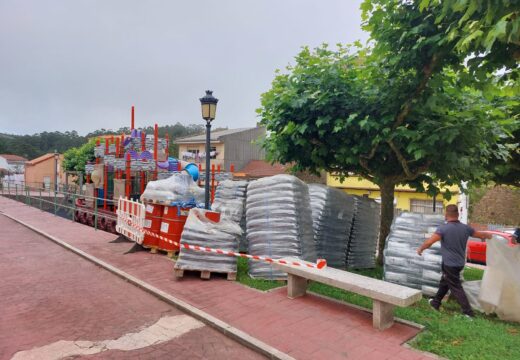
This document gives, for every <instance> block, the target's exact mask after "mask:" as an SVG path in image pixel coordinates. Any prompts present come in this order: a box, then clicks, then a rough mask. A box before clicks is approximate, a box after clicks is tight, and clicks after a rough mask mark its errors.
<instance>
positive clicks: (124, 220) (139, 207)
mask: <svg viewBox="0 0 520 360" xmlns="http://www.w3.org/2000/svg"><path fill="white" fill-rule="evenodd" d="M145 213H146V209H145V206H144V204H142V203H140V202H138V201H134V200H132V199H127V198H124V199H123V198H122V197H120V198H119V200H118V202H117V225H116V231H117V232H118V233H120V234H122V235H124V236H126V237H127V238H129V239H130V240H133V241H135V242H136V243H138V244H142V243H143V240H144V234H145V233H144V232H143V231H140V230H139V228H143V227H144V220H145ZM131 224H135V225H136V226H138V227H137V228H136V227H135V226H132V225H131Z"/></svg>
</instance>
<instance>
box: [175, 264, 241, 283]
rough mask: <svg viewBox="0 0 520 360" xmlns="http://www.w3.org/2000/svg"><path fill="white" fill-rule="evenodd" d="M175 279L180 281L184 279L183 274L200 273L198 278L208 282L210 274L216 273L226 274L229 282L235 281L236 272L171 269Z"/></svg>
mask: <svg viewBox="0 0 520 360" xmlns="http://www.w3.org/2000/svg"><path fill="white" fill-rule="evenodd" d="M173 271H174V274H175V277H176V278H177V279H180V278H182V277H184V272H185V271H188V272H195V271H196V272H200V278H201V279H204V280H209V279H210V278H211V273H214V274H215V273H217V274H226V275H227V279H228V280H229V281H235V280H236V279H237V273H236V272H225V271H212V270H200V269H179V268H177V267H174V268H173Z"/></svg>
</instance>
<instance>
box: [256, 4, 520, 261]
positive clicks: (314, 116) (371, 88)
mask: <svg viewBox="0 0 520 360" xmlns="http://www.w3.org/2000/svg"><path fill="white" fill-rule="evenodd" d="M362 7H363V9H364V19H365V22H364V27H365V29H367V30H369V31H370V32H371V42H370V44H369V46H367V47H362V46H361V44H359V43H358V44H356V46H350V47H349V46H341V45H339V46H338V48H337V49H334V50H331V49H329V48H328V47H327V46H321V47H318V48H316V49H314V50H310V49H309V48H304V49H303V50H302V51H301V52H300V53H299V54H298V55H297V56H296V58H295V64H294V65H292V66H289V67H288V68H287V69H286V71H285V72H278V74H277V76H276V77H275V79H274V81H273V83H272V88H271V90H269V91H268V92H266V93H265V94H263V95H262V107H261V108H260V109H259V114H260V116H261V117H262V123H263V124H264V125H265V126H266V127H267V130H268V131H269V132H270V136H269V138H268V139H267V140H266V142H265V144H264V146H265V147H266V149H267V152H268V154H269V156H270V157H271V159H273V160H276V161H280V162H282V163H289V162H293V163H295V167H296V169H297V170H310V171H320V170H326V171H329V172H332V173H334V174H337V175H339V176H340V177H345V176H347V175H349V174H357V175H360V176H363V177H365V178H367V179H369V180H371V181H373V182H375V183H377V184H378V185H379V186H380V188H381V194H382V199H381V200H382V220H381V234H380V236H381V240H382V241H380V246H381V249H382V247H383V246H384V239H385V238H386V236H387V234H388V232H389V228H390V224H391V221H392V218H393V189H394V186H395V185H396V184H408V185H411V186H412V187H414V188H416V189H419V190H426V191H428V192H430V193H431V194H436V193H438V192H439V187H440V186H442V185H451V184H457V183H459V182H460V181H462V180H465V181H474V182H485V181H486V180H487V179H489V177H490V175H491V174H493V171H492V164H493V163H496V162H500V161H502V162H506V161H508V160H509V159H511V155H510V153H511V151H512V147H513V146H514V145H513V146H512V144H514V142H515V141H511V139H512V137H511V133H512V132H513V131H515V129H517V128H518V121H519V119H518V113H517V112H516V113H515V111H516V110H515V109H517V106H518V103H519V98H518V93H517V92H515V86H517V84H516V83H515V81H514V79H513V78H512V77H513V75H512V73H514V72H515V71H516V70H515V69H514V66H513V65H512V63H510V62H509V58H505V59H504V60H503V64H504V66H506V67H507V68H508V69H509V70H510V73H508V74H509V75H508V77H506V78H505V77H504V76H502V75H499V74H497V73H493V71H496V70H497V69H499V67H498V66H493V67H492V68H489V69H490V70H489V71H485V72H484V75H483V76H482V77H481V78H479V79H476V78H475V76H474V75H472V74H474V72H475V71H476V70H475V69H474V68H472V66H471V65H467V64H468V63H469V61H470V60H467V59H468V57H469V56H473V58H472V59H475V58H477V57H479V56H481V54H480V53H479V51H481V50H482V49H481V48H476V47H475V46H477V45H475V44H473V43H472V42H469V44H473V45H472V46H473V47H469V46H468V47H467V48H464V47H462V45H461V44H462V43H460V38H456V39H453V40H450V37H451V36H452V35H450V33H451V31H453V28H452V27H453V26H454V24H457V26H458V27H459V31H460V32H461V33H463V32H464V31H465V30H464V29H465V26H466V25H467V24H466V23H465V20H464V21H461V19H462V18H463V17H464V15H465V13H461V12H460V11H454V10H449V9H448V10H445V7H444V5H443V4H441V3H440V2H436V1H430V2H425V1H421V2H419V1H398V0H372V1H370V0H367V1H365V2H364V3H363V5H362ZM444 11H447V12H446V14H444V15H443V12H444ZM472 16H477V15H476V14H475V13H473V14H472ZM457 17H458V18H457ZM457 19H458V21H457ZM459 23H460V24H459ZM508 26H509V25H508ZM506 28H507V27H506ZM461 36H462V35H461ZM501 39H502V38H501V37H497V40H498V41H495V42H494V43H493V46H492V48H491V50H494V49H495V48H494V47H495V46H499V45H500V44H502V40H501ZM466 44H468V42H466ZM508 46H509V45H508ZM505 47H506V48H507V49H508V47H507V46H505ZM463 50H464V51H463ZM496 51H499V50H496ZM486 56H488V58H486V60H482V59H481V60H479V61H480V62H481V63H483V62H484V61H486V62H487V65H486V66H491V64H496V63H495V62H491V61H488V60H489V59H491V58H492V57H489V53H488V54H487V55H486ZM502 57H503V56H499V55H496V57H495V56H493V58H495V60H494V61H498V60H499V59H501V58H502ZM497 59H498V60H497ZM479 71H480V70H479ZM472 79H475V81H472ZM484 80H485V82H481V83H478V84H477V82H478V81H484ZM508 141H509V144H508ZM425 184H426V187H425V186H424V185H425ZM445 195H446V196H447V197H449V196H450V194H449V193H448V194H445ZM380 254H382V251H380ZM379 260H380V261H381V260H382V259H381V258H380V259H379Z"/></svg>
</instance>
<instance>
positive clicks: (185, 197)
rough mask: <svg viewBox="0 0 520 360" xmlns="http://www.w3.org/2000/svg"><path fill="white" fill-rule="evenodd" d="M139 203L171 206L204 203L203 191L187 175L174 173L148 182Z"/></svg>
mask: <svg viewBox="0 0 520 360" xmlns="http://www.w3.org/2000/svg"><path fill="white" fill-rule="evenodd" d="M141 201H147V202H153V203H159V204H173V203H182V202H195V203H196V204H200V203H203V202H204V189H202V188H199V187H198V186H197V183H196V182H195V181H193V178H192V177H191V176H190V175H189V174H187V173H184V172H182V173H174V174H172V176H170V177H169V178H167V179H161V180H156V181H150V182H149V183H148V184H147V185H146V189H145V190H144V192H143V194H142V195H141Z"/></svg>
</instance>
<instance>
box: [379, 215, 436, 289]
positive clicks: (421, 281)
mask: <svg viewBox="0 0 520 360" xmlns="http://www.w3.org/2000/svg"><path fill="white" fill-rule="evenodd" d="M443 222H444V217H443V216H442V215H429V214H418V213H403V214H401V215H399V216H398V217H397V218H395V219H394V222H393V224H392V228H391V230H390V234H389V235H388V238H387V240H386V245H385V250H384V258H385V260H384V278H385V280H386V281H390V282H393V283H396V284H401V285H405V286H409V287H412V288H415V289H419V290H421V291H422V292H423V293H424V294H426V295H434V294H435V293H436V292H437V289H438V285H439V280H440V279H441V263H442V258H441V254H440V245H441V244H440V242H437V243H435V244H433V246H432V247H431V248H430V249H428V250H425V251H424V252H423V255H422V256H419V255H417V252H416V251H417V248H418V247H419V246H421V244H422V243H423V242H424V240H425V239H426V238H428V237H429V236H430V235H431V233H433V232H434V231H435V228H436V227H437V226H439V225H441V224H442V223H443Z"/></svg>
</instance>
